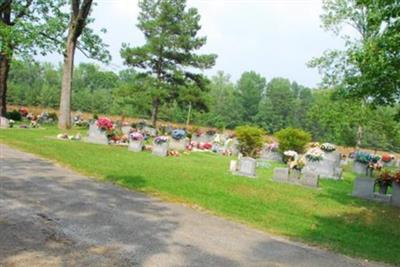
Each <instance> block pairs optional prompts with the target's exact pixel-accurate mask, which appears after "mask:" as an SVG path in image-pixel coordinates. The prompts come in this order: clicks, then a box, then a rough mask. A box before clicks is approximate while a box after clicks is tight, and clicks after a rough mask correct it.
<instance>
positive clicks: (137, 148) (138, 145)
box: [128, 141, 143, 152]
mask: <svg viewBox="0 0 400 267" xmlns="http://www.w3.org/2000/svg"><path fill="white" fill-rule="evenodd" d="M128 150H129V151H132V152H141V151H142V150H143V141H129V145H128Z"/></svg>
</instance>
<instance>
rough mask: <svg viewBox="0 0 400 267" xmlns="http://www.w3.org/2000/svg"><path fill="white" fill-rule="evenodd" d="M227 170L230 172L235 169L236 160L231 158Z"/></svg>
mask: <svg viewBox="0 0 400 267" xmlns="http://www.w3.org/2000/svg"><path fill="white" fill-rule="evenodd" d="M229 170H230V171H231V172H236V171H237V161H236V160H231V162H230V165H229Z"/></svg>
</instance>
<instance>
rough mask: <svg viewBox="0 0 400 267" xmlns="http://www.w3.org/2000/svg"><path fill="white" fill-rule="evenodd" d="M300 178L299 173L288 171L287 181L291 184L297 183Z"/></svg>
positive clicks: (292, 170)
mask: <svg viewBox="0 0 400 267" xmlns="http://www.w3.org/2000/svg"><path fill="white" fill-rule="evenodd" d="M300 178H301V171H298V170H295V169H291V170H289V181H290V182H293V183H299V182H300V181H299V180H300Z"/></svg>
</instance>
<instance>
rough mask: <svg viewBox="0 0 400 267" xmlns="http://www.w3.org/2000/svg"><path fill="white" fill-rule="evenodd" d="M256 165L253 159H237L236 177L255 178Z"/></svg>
mask: <svg viewBox="0 0 400 267" xmlns="http://www.w3.org/2000/svg"><path fill="white" fill-rule="evenodd" d="M256 165H257V162H256V160H255V159H253V158H250V157H243V158H241V159H239V163H238V171H237V172H236V174H237V175H241V176H247V177H253V178H254V177H256Z"/></svg>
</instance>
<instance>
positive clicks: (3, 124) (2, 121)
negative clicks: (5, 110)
mask: <svg viewBox="0 0 400 267" xmlns="http://www.w3.org/2000/svg"><path fill="white" fill-rule="evenodd" d="M9 127H10V123H9V121H8V119H7V118H5V117H0V128H9Z"/></svg>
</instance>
